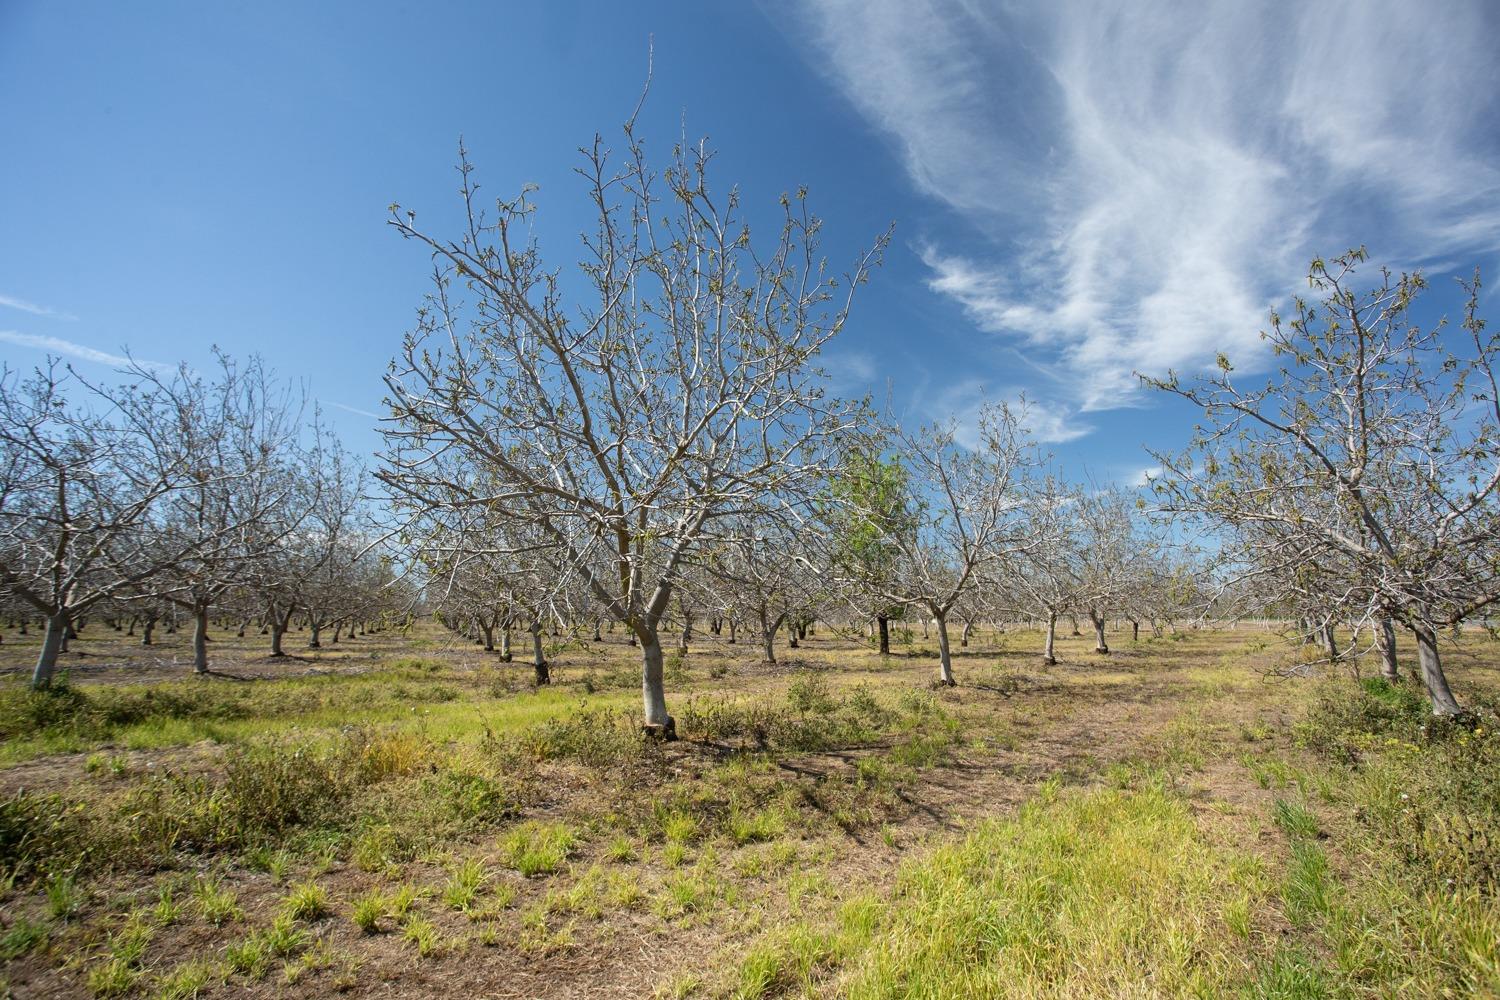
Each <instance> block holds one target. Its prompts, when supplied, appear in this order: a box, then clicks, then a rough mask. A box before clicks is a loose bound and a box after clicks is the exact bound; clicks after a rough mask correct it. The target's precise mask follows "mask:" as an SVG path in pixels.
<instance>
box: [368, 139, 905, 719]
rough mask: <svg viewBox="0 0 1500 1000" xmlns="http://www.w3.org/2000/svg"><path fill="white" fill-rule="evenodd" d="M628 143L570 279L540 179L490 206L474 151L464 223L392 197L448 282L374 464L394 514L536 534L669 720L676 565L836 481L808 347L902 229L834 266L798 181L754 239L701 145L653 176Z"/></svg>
mask: <svg viewBox="0 0 1500 1000" xmlns="http://www.w3.org/2000/svg"><path fill="white" fill-rule="evenodd" d="M624 138H625V155H624V156H623V158H622V159H621V160H619V161H617V160H615V159H614V158H613V157H612V156H611V155H610V153H609V151H608V150H607V149H606V148H605V145H604V142H603V140H602V139H601V138H599V137H596V138H595V140H594V142H593V144H592V146H591V147H590V148H589V149H588V150H587V151H585V154H584V162H583V165H582V167H581V170H580V172H581V174H582V176H583V177H584V180H585V182H586V184H587V188H588V196H589V199H590V201H591V203H592V207H593V210H594V212H595V215H596V225H595V227H594V228H593V230H592V231H591V232H589V233H588V234H586V235H585V238H584V248H585V258H586V259H585V260H584V262H583V263H582V264H581V265H580V268H579V271H578V273H577V274H576V275H575V276H573V278H571V279H570V280H567V281H565V280H564V279H563V278H562V276H561V274H560V273H559V272H558V271H556V270H553V269H550V268H549V267H547V266H546V265H545V264H544V263H543V258H542V254H541V250H540V248H539V247H538V245H537V244H536V242H535V240H534V238H533V236H532V235H531V233H532V221H533V215H534V212H535V206H534V204H533V202H532V200H531V195H530V192H522V194H521V195H520V196H519V197H517V198H515V199H501V200H497V201H495V202H493V203H491V204H489V205H488V206H487V205H486V204H485V203H484V202H483V201H482V199H481V198H480V197H479V190H478V186H477V185H476V184H475V182H474V178H473V172H472V168H471V166H470V164H469V161H468V157H467V154H466V153H465V152H463V151H462V150H460V166H459V170H460V177H461V187H462V198H463V220H464V221H463V223H462V225H461V226H460V229H459V231H458V233H457V234H456V235H455V236H453V237H451V238H448V237H443V236H440V235H437V234H434V233H429V232H428V231H427V230H424V229H422V228H419V226H418V225H417V222H416V219H415V216H414V215H413V214H411V213H409V212H405V211H403V210H401V209H400V208H399V207H397V206H393V208H392V216H391V220H390V223H391V225H392V226H393V227H394V228H395V229H396V230H397V231H398V232H399V233H400V234H401V235H402V236H404V237H406V238H408V239H411V240H414V241H416V242H418V243H420V244H421V245H422V246H424V247H425V248H426V249H428V250H429V251H430V252H431V256H432V260H433V263H434V290H433V292H432V294H431V295H430V297H429V299H428V301H427V303H426V304H425V305H424V306H423V307H422V309H421V310H420V311H419V314H418V320H417V325H416V328H415V330H414V331H413V332H412V333H411V334H409V335H408V336H407V338H406V340H405V343H404V345H403V347H402V350H401V352H400V355H399V356H398V357H397V358H396V359H395V361H394V362H393V363H392V365H391V368H390V372H389V374H388V375H387V376H386V385H387V386H388V389H389V398H388V402H389V405H390V407H391V412H392V414H393V420H392V422H391V424H390V426H389V427H388V429H387V430H386V442H387V443H386V449H385V451H384V455H383V458H384V462H385V467H384V469H383V470H382V471H381V473H380V478H381V479H382V480H383V481H384V482H385V483H386V484H387V486H388V487H389V489H390V493H391V497H392V502H393V507H394V509H395V511H396V512H397V514H398V515H399V516H404V517H407V518H411V517H420V516H423V515H425V514H426V513H428V512H431V511H433V510H435V509H441V510H444V511H447V512H450V513H452V514H454V515H456V520H457V522H459V523H463V524H466V525H469V526H474V525H477V524H479V523H480V521H481V520H482V519H478V518H473V517H469V516H467V515H468V514H470V513H471V512H474V511H483V512H485V513H486V515H487V516H493V517H496V518H501V519H506V520H509V521H511V522H516V523H519V524H521V525H525V526H526V527H527V528H528V530H534V531H536V532H538V533H540V534H541V535H544V536H545V537H546V538H547V539H548V540H549V542H550V544H552V545H553V546H555V547H556V549H557V551H558V553H559V558H560V559H561V560H562V561H563V562H565V563H566V564H567V565H568V566H569V567H571V568H572V570H573V571H575V572H578V573H580V574H582V576H583V578H584V579H585V580H586V581H587V583H588V585H589V588H590V590H591V591H592V592H593V594H594V596H595V597H596V598H597V599H598V602H599V605H600V606H601V607H602V608H603V609H604V610H605V611H606V612H607V613H608V614H609V615H610V616H611V617H613V618H614V619H615V620H617V621H619V622H621V623H622V624H624V625H625V626H626V627H627V628H628V629H629V630H630V631H631V633H632V634H633V635H634V636H635V637H636V638H637V639H638V641H639V643H640V649H641V655H642V701H643V705H644V712H645V721H646V724H647V726H648V727H652V729H653V731H656V732H659V733H661V734H662V735H665V736H671V735H672V734H673V733H674V731H675V730H674V725H673V722H672V719H671V717H670V716H669V715H668V712H667V705H666V694H665V690H664V687H663V681H662V650H661V644H660V640H659V637H658V630H659V628H660V625H661V623H662V621H663V619H664V617H665V616H666V615H667V614H668V610H669V607H670V602H671V599H672V596H673V590H674V587H675V585H676V581H677V578H678V574H679V572H680V569H681V567H682V565H683V562H684V560H685V559H686V558H687V557H688V556H689V554H690V552H691V550H692V549H693V548H694V547H695V546H696V545H697V544H698V542H699V540H700V539H701V538H702V537H703V535H704V533H705V532H706V531H708V530H710V529H711V527H712V526H713V524H714V523H715V522H716V521H718V520H719V519H722V518H725V517H728V516H735V515H737V514H738V513H739V512H740V511H742V510H744V509H745V508H746V507H747V506H748V505H749V504H751V503H752V502H755V501H758V500H759V499H760V498H761V497H763V496H764V495H766V494H768V493H775V492H777V491H791V492H796V491H797V490H798V489H800V488H801V487H802V484H805V483H810V482H812V481H814V480H816V478H817V477H818V476H819V475H820V474H821V471H822V465H823V458H822V455H821V450H822V448H823V445H824V442H825V441H827V440H828V439H829V438H830V437H831V436H833V435H836V434H838V433H840V432H841V431H844V430H846V429H847V428H848V427H849V426H850V424H851V423H852V417H851V412H850V411H849V410H848V409H847V408H845V407H842V406H838V405H833V404H831V403H830V401H829V400H828V399H827V398H826V397H825V393H824V388H823V381H822V379H821V377H820V375H821V373H820V372H819V371H818V369H816V368H815V367H814V364H813V362H814V358H815V356H816V355H817V353H818V351H819V349H820V348H822V346H823V345H824V344H826V343H827V342H828V340H829V339H830V338H831V337H833V336H834V335H835V334H836V333H837V332H838V330H839V329H840V328H841V327H842V326H843V325H844V322H845V320H846V318H847V316H848V310H849V306H850V302H851V298H850V297H851V296H852V294H853V292H854V290H855V289H856V288H857V287H858V286H859V285H861V284H863V283H864V281H865V280H866V277H867V276H868V274H869V271H870V269H871V268H872V267H873V266H875V265H876V264H877V263H878V261H879V258H880V255H881V253H882V251H883V248H884V247H885V244H886V242H887V239H886V238H885V237H882V238H881V239H880V240H878V241H877V242H876V244H875V246H874V247H873V248H872V249H871V250H868V251H866V252H864V253H862V254H860V255H859V256H858V257H857V259H856V260H855V262H854V265H853V267H852V268H851V270H850V271H849V272H848V273H847V274H846V275H844V276H843V277H842V278H835V277H834V276H833V275H831V274H830V273H829V272H828V269H827V267H826V264H825V262H824V261H823V259H822V258H821V257H820V256H819V250H818V240H819V229H820V226H819V222H818V220H817V219H816V218H814V217H813V216H811V215H810V214H808V212H807V209H806V207H805V201H804V197H803V193H802V192H800V191H799V192H798V193H797V194H795V195H793V196H790V197H783V198H782V206H783V209H784V212H783V217H782V222H781V226H780V232H779V233H778V234H777V235H776V236H775V237H774V238H773V239H772V240H770V241H769V242H768V243H765V244H763V245H760V246H759V248H758V249H757V244H755V243H754V242H753V241H752V238H751V233H750V229H749V226H748V225H747V224H746V223H745V222H744V221H742V219H741V217H740V204H739V195H738V193H737V192H736V191H734V190H730V191H729V192H728V193H719V192H715V191H714V190H713V189H711V187H710V185H709V183H708V168H709V162H710V159H711V154H710V152H709V149H708V147H707V146H706V145H705V144H698V145H695V146H688V145H686V144H684V145H682V146H679V147H678V148H677V149H676V150H675V151H674V154H673V156H672V158H671V162H670V165H669V166H668V167H667V169H666V170H665V171H664V172H662V173H657V172H656V171H655V170H654V169H653V168H652V167H650V166H649V165H648V163H647V159H646V155H645V149H644V145H643V143H642V142H641V140H640V138H639V137H638V135H637V133H636V130H635V124H634V119H633V118H632V120H631V121H629V122H627V123H626V125H625V127H624ZM570 303H572V304H571V305H570ZM474 541H475V545H476V546H477V547H480V548H484V547H488V543H487V542H486V541H485V540H483V539H478V538H476V539H475V540H474Z"/></svg>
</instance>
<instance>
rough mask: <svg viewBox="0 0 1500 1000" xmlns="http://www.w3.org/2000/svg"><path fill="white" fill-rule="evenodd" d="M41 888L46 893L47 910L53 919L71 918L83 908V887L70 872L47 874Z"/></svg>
mask: <svg viewBox="0 0 1500 1000" xmlns="http://www.w3.org/2000/svg"><path fill="white" fill-rule="evenodd" d="M43 888H44V889H45V890H46V894H47V912H48V914H50V915H51V917H52V919H53V920H62V921H68V920H71V919H72V918H73V917H74V916H76V915H77V913H78V911H79V910H81V909H83V899H84V892H83V888H82V887H81V886H80V885H79V884H78V879H77V878H76V877H75V876H74V875H73V873H72V872H68V873H67V874H58V875H49V876H48V877H47V880H46V882H44V883H43Z"/></svg>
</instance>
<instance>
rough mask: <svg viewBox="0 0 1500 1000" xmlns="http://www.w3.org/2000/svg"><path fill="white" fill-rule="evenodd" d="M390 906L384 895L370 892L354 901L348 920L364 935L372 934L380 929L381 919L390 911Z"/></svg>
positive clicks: (377, 891)
mask: <svg viewBox="0 0 1500 1000" xmlns="http://www.w3.org/2000/svg"><path fill="white" fill-rule="evenodd" d="M390 905H391V904H390V901H389V900H387V899H386V898H385V894H384V893H382V892H380V891H379V890H372V891H370V892H367V893H365V894H364V895H363V896H360V897H359V898H358V899H356V900H355V901H354V906H353V909H352V911H351V914H350V919H352V920H353V921H354V926H356V927H358V928H359V929H360V930H362V931H364V932H365V933H366V934H374V933H375V932H376V931H378V930H379V929H380V921H381V918H382V917H384V916H385V915H386V914H387V913H388V912H389V911H390Z"/></svg>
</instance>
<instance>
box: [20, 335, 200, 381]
mask: <svg viewBox="0 0 1500 1000" xmlns="http://www.w3.org/2000/svg"><path fill="white" fill-rule="evenodd" d="M0 341H4V342H5V343H8V344H15V345H17V346H19V347H29V348H33V349H35V350H38V351H46V352H47V353H48V354H56V355H59V356H61V357H68V358H77V359H78V360H80V361H92V362H94V363H95V364H100V365H109V366H111V367H113V368H124V367H127V366H129V365H131V364H136V365H139V366H141V367H142V368H155V369H160V370H162V371H168V370H171V369H172V368H173V367H175V366H173V365H165V364H161V363H160V362H156V361H142V360H140V359H139V358H129V357H126V356H125V355H123V354H110V353H109V352H107V351H101V350H98V349H97V348H93V347H89V346H88V345H87V344H78V343H74V342H73V341H71V340H63V339H62V338H61V337H44V336H40V335H38V334H34V333H20V332H18V331H16V330H0Z"/></svg>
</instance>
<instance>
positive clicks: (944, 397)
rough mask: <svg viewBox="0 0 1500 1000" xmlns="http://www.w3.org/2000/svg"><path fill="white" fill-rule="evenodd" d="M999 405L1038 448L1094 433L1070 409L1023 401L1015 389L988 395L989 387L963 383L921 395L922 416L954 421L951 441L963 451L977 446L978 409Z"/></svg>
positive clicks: (980, 381) (966, 380)
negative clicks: (1008, 410) (1016, 414)
mask: <svg viewBox="0 0 1500 1000" xmlns="http://www.w3.org/2000/svg"><path fill="white" fill-rule="evenodd" d="M1000 401H1003V402H1005V403H1007V404H1009V405H1010V406H1011V407H1013V408H1014V409H1016V410H1017V412H1019V413H1020V414H1021V417H1022V421H1021V422H1022V424H1023V426H1025V427H1026V429H1027V430H1029V431H1030V432H1031V436H1032V438H1033V439H1035V440H1036V441H1038V442H1039V443H1041V444H1063V443H1065V442H1068V441H1075V440H1077V439H1078V438H1081V437H1083V436H1085V435H1087V434H1089V433H1090V432H1092V431H1093V429H1094V428H1093V427H1092V426H1089V425H1088V424H1083V423H1079V422H1078V420H1077V416H1076V414H1075V413H1074V412H1073V410H1072V409H1071V408H1069V407H1057V406H1053V405H1049V404H1045V403H1040V402H1038V401H1036V400H1035V399H1030V398H1023V396H1022V394H1021V393H1020V392H1019V391H1018V390H1015V389H1006V390H1003V391H999V392H996V393H994V394H991V392H990V390H989V387H988V386H987V385H986V384H985V383H984V382H983V381H982V380H980V379H963V380H960V381H959V382H957V383H955V384H953V385H950V386H948V387H946V388H944V389H941V390H934V391H931V392H929V393H927V394H924V396H923V403H922V414H921V415H922V416H923V417H925V418H926V419H928V420H933V421H938V422H945V421H949V420H951V421H953V423H954V426H955V433H954V439H955V440H956V441H957V442H958V443H959V444H961V445H963V446H964V447H965V448H971V449H972V448H977V447H978V446H979V444H980V437H979V411H980V409H981V408H983V407H984V405H985V404H986V403H994V402H1000Z"/></svg>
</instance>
